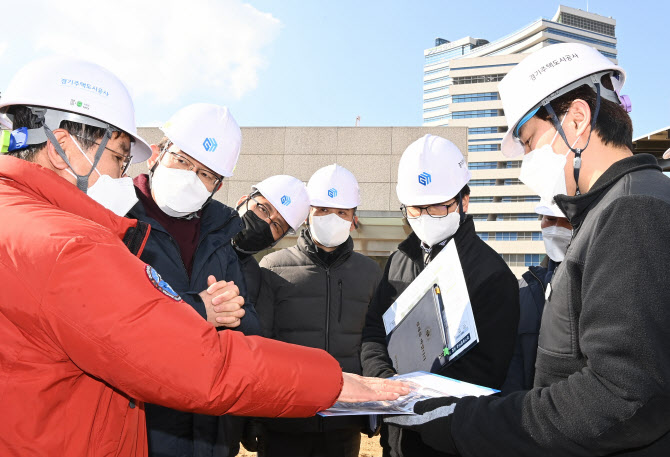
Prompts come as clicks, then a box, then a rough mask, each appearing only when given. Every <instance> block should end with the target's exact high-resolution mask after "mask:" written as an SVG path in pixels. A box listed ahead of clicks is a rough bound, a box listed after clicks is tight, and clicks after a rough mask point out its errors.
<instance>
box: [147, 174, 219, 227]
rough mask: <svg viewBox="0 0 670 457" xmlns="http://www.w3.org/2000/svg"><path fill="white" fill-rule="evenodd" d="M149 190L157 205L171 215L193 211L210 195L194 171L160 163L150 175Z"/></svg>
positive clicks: (178, 215)
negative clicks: (169, 166)
mask: <svg viewBox="0 0 670 457" xmlns="http://www.w3.org/2000/svg"><path fill="white" fill-rule="evenodd" d="M151 190H152V192H153V196H154V200H155V201H156V204H157V205H158V207H159V208H160V209H161V210H162V211H163V212H164V213H165V214H167V215H168V216H172V217H186V216H188V215H190V214H193V213H195V212H196V211H198V210H200V208H202V206H203V205H204V204H205V202H206V201H207V199H208V198H209V197H210V195H212V193H211V192H210V191H208V190H207V187H205V185H204V184H203V182H202V181H201V180H200V178H198V175H196V174H195V173H194V172H192V171H189V170H179V169H177V168H168V167H166V166H163V165H162V164H160V163H159V164H158V166H157V167H156V169H155V170H154V174H153V176H152V177H151Z"/></svg>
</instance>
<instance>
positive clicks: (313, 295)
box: [257, 164, 381, 457]
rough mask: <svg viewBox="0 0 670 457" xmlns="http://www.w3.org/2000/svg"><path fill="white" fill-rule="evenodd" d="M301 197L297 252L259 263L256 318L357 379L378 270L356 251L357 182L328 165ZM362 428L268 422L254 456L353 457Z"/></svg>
mask: <svg viewBox="0 0 670 457" xmlns="http://www.w3.org/2000/svg"><path fill="white" fill-rule="evenodd" d="M307 193H308V195H309V203H310V205H311V208H310V210H309V218H308V221H309V227H308V228H307V229H305V230H303V231H302V233H301V234H300V237H299V238H298V243H297V245H296V246H293V247H290V248H287V249H282V250H281V251H277V252H273V253H272V254H269V255H267V256H265V257H264V258H263V260H261V263H260V266H261V269H262V286H261V291H260V295H259V298H258V303H257V310H258V315H259V317H260V319H261V324H262V326H263V330H264V334H265V336H267V337H271V338H274V339H277V340H280V341H285V342H288V343H293V344H299V345H302V346H309V347H314V348H320V349H324V350H326V351H328V352H329V353H330V354H331V355H332V356H333V357H335V359H337V361H338V362H339V363H340V365H341V366H342V369H343V370H344V371H347V372H351V373H358V374H360V373H361V364H360V357H359V354H360V338H361V330H362V329H363V324H364V320H365V313H366V311H367V307H368V304H369V303H370V300H371V299H372V295H373V293H374V291H375V288H376V287H377V284H378V283H379V279H380V277H381V270H380V268H379V266H378V265H377V264H376V263H375V262H374V261H373V260H372V259H369V258H367V257H365V256H364V255H362V254H359V253H357V252H354V241H353V239H352V238H351V236H350V232H351V231H352V230H354V229H355V228H356V227H357V225H358V218H357V216H356V208H357V207H358V205H359V204H360V194H359V188H358V182H357V181H356V178H355V177H354V175H353V174H352V173H351V172H350V171H349V170H347V169H345V168H343V167H341V166H339V165H335V164H333V165H329V166H327V167H324V168H321V169H320V170H318V171H317V172H316V173H314V174H313V175H312V177H311V178H310V180H309V182H308V184H307ZM366 423H367V416H350V417H330V418H323V417H314V418H311V419H277V420H274V419H273V420H268V421H266V422H265V431H264V432H263V434H262V435H261V437H260V439H259V445H258V452H259V456H262V457H279V456H287V457H307V456H317V457H321V456H333V457H336V456H337V457H354V456H358V452H359V449H360V441H361V431H362V430H363V429H364V427H365V426H366Z"/></svg>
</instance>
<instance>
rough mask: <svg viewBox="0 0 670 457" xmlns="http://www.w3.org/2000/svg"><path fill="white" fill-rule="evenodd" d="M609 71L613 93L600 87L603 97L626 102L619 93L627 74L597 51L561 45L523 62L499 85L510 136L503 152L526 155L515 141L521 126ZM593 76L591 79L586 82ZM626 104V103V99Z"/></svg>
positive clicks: (588, 47)
mask: <svg viewBox="0 0 670 457" xmlns="http://www.w3.org/2000/svg"><path fill="white" fill-rule="evenodd" d="M606 71H610V72H613V73H611V74H610V80H611V81H612V86H613V87H614V91H610V90H608V89H606V88H604V87H602V85H601V96H602V97H603V98H606V99H608V100H610V101H613V102H615V103H620V102H623V99H621V97H625V96H618V92H619V91H620V90H621V88H622V87H623V84H624V81H625V79H626V74H625V72H624V71H623V69H622V68H621V67H619V66H618V65H615V64H614V63H612V61H611V60H610V59H608V58H607V57H605V56H604V55H602V54H601V53H600V52H599V51H598V50H596V49H595V48H592V47H591V46H587V45H585V44H578V43H560V44H554V45H551V46H547V47H546V48H542V49H540V50H538V51H536V52H533V53H532V54H530V55H529V56H528V57H526V58H525V59H523V60H522V61H521V62H520V63H519V64H518V65H517V66H515V67H514V68H512V70H510V72H509V73H508V74H507V76H505V77H504V78H503V79H502V81H500V83H499V84H498V91H499V92H500V99H501V100H502V105H503V109H504V111H505V118H506V119H507V126H508V129H507V133H506V134H505V137H504V138H503V141H502V152H503V154H504V155H505V156H507V157H515V156H519V155H522V154H523V152H524V151H523V145H522V144H521V142H520V141H519V140H518V139H517V138H515V136H514V135H515V130H516V129H517V126H518V124H519V123H520V122H521V121H522V120H523V121H524V122H525V120H527V119H524V117H525V116H527V115H529V114H531V113H532V114H534V112H533V110H535V109H536V108H539V107H540V106H542V105H544V104H546V103H548V102H550V101H551V100H553V99H555V98H557V97H559V96H561V95H563V94H565V93H567V92H569V91H570V90H573V89H576V88H577V87H579V86H581V85H584V84H589V85H590V86H591V87H594V83H595V82H598V80H597V79H596V77H595V74H597V73H602V72H606ZM591 75H593V77H592V78H587V77H588V76H591ZM626 100H627V99H626Z"/></svg>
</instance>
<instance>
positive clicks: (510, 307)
mask: <svg viewBox="0 0 670 457" xmlns="http://www.w3.org/2000/svg"><path fill="white" fill-rule="evenodd" d="M469 293H470V302H471V304H472V312H473V314H474V317H475V324H476V325H477V335H478V336H479V342H478V343H477V344H476V345H475V346H474V347H473V348H472V349H470V350H469V351H468V352H466V353H465V354H464V355H463V356H462V357H461V358H459V359H458V360H456V361H454V362H453V363H451V364H450V365H447V366H446V367H444V368H443V369H441V370H440V371H439V374H441V375H442V376H447V377H450V378H454V379H458V380H461V381H466V382H470V383H473V384H478V385H481V386H486V387H491V388H493V389H500V388H501V387H502V384H503V382H504V381H505V377H506V376H507V369H508V368H509V362H510V360H511V359H512V354H513V353H514V343H515V341H516V335H517V329H518V327H519V284H518V281H517V279H516V278H515V277H514V274H513V273H512V272H511V271H510V270H509V268H507V266H502V268H499V269H497V270H495V271H494V272H493V273H492V274H491V275H489V276H488V277H487V278H485V279H484V280H483V281H482V282H480V283H479V284H478V285H477V286H476V287H475V288H474V290H469Z"/></svg>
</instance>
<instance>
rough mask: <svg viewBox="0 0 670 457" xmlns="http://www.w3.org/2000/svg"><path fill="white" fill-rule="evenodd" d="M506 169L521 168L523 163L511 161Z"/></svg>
mask: <svg viewBox="0 0 670 457" xmlns="http://www.w3.org/2000/svg"><path fill="white" fill-rule="evenodd" d="M505 168H521V161H520V160H511V161H509V162H507V165H505Z"/></svg>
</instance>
